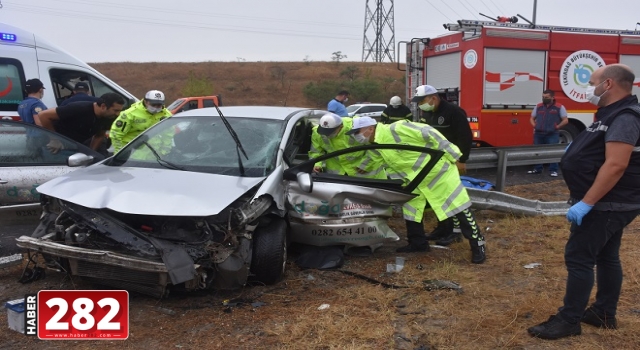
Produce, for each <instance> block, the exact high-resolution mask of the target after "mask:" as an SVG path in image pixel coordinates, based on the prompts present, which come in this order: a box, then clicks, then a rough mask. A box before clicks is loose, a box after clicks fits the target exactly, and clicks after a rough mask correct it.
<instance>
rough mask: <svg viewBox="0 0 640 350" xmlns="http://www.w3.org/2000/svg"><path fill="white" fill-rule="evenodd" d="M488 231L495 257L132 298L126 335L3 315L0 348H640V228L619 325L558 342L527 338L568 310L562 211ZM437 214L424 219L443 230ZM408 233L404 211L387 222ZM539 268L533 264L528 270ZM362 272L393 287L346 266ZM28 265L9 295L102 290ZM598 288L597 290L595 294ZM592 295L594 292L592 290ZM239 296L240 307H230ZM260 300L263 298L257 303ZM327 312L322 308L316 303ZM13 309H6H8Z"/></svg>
mask: <svg viewBox="0 0 640 350" xmlns="http://www.w3.org/2000/svg"><path fill="white" fill-rule="evenodd" d="M507 192H509V193H512V194H516V195H520V196H523V197H527V198H532V199H542V200H548V201H556V200H564V199H566V197H567V192H566V188H565V185H564V183H563V181H562V180H555V181H551V182H547V183H539V184H525V185H518V186H510V187H509V188H508V189H507ZM476 218H477V220H478V222H479V224H480V226H481V228H482V230H483V234H484V235H485V236H486V240H487V244H488V250H487V256H488V259H487V261H486V262H485V263H484V264H482V265H473V264H471V263H470V251H469V246H468V243H467V242H466V241H463V242H462V243H456V244H454V245H452V246H450V249H441V248H433V249H432V251H431V252H429V253H412V254H404V255H403V256H404V257H405V258H406V262H405V267H404V269H403V270H402V271H400V272H399V273H387V272H386V265H387V264H388V263H392V262H394V260H395V257H396V256H398V254H396V253H395V248H397V247H399V246H402V245H404V244H405V243H404V242H402V241H399V242H395V243H393V244H389V245H387V246H384V247H382V248H380V249H379V250H377V251H376V252H375V253H374V254H373V256H369V257H347V258H346V262H345V264H344V266H343V267H342V268H340V269H339V270H333V271H331V270H325V271H319V270H301V269H300V268H298V267H297V266H296V265H295V264H294V263H293V257H292V258H290V259H289V262H288V263H287V272H286V277H285V279H284V280H283V281H281V282H280V283H278V284H276V285H272V286H247V287H245V288H243V289H241V290H237V291H234V292H224V293H223V292H207V293H190V294H182V295H179V294H172V295H170V296H169V297H168V298H165V299H162V300H158V299H154V298H151V297H147V296H142V295H138V294H135V293H131V295H130V304H131V305H130V336H129V339H127V340H125V341H61V342H55V341H51V342H46V341H40V340H37V339H34V338H28V337H26V336H24V335H22V334H19V333H16V332H14V331H11V330H9V329H8V327H7V319H6V317H3V316H2V317H0V347H1V348H7V349H33V348H38V349H39V348H47V349H90V348H91V349H94V348H95V349H110V348H118V349H122V348H126V349H129V348H130V349H143V348H144V349H182V348H183V349H196V348H200V349H605V348H607V349H638V348H640V335H638V334H637V330H638V329H640V250H638V249H637V248H636V247H637V246H638V245H640V236H639V235H638V231H640V223H639V222H638V220H636V221H635V222H634V223H632V224H631V225H630V226H629V227H628V228H627V230H626V232H625V235H624V237H623V244H622V250H621V257H622V261H623V268H624V278H625V280H624V284H623V291H622V298H621V300H620V303H619V310H618V316H617V317H618V322H619V329H618V330H615V331H614V330H600V329H596V328H593V327H590V326H583V329H582V335H581V336H579V337H572V338H568V339H561V340H557V341H544V340H540V339H536V338H532V337H530V336H529V335H528V334H527V332H526V328H528V327H530V326H532V325H534V324H537V323H539V322H542V321H545V320H546V319H547V318H548V317H549V315H551V314H554V313H555V312H556V309H557V307H559V306H560V305H561V301H562V297H563V294H564V284H565V279H566V270H565V268H564V259H563V251H564V243H565V242H566V238H567V235H568V229H569V225H568V223H567V222H566V219H565V218H564V217H514V216H512V215H507V214H502V213H496V212H489V211H476ZM434 224H435V222H434V221H433V218H431V219H430V221H429V222H427V223H426V224H425V225H426V227H427V229H428V230H430V229H431V228H432V227H433V226H434ZM390 225H391V226H392V228H394V229H395V230H396V232H398V233H399V235H401V236H404V234H403V232H404V223H403V221H402V219H401V218H400V217H397V218H393V219H392V220H391V222H390ZM531 263H540V264H541V265H540V266H537V267H534V268H525V265H528V264H531ZM344 271H347V272H355V273H358V274H361V275H364V276H367V277H369V278H371V279H374V280H376V281H378V282H382V283H385V284H386V286H389V285H393V286H396V287H398V288H385V285H382V284H379V283H372V282H371V281H366V280H364V279H361V278H357V277H354V276H351V275H348V274H345V273H343V272H344ZM20 273H21V267H19V266H17V267H14V268H9V269H5V270H0V296H1V298H0V300H2V301H6V300H10V299H13V298H17V297H22V296H23V295H24V294H25V293H33V292H37V291H38V290H42V289H72V288H74V287H75V288H78V289H81V288H82V289H84V288H87V289H91V288H99V286H96V285H90V284H86V283H84V282H83V281H81V280H79V279H74V280H73V281H71V280H69V278H67V277H65V276H64V275H62V274H59V273H55V272H48V274H47V277H46V278H45V279H43V280H39V281H36V282H34V283H31V284H26V285H23V284H20V283H18V282H16V281H17V279H18V277H19V276H20ZM425 280H444V281H453V282H456V283H458V284H459V285H460V286H461V287H462V290H461V291H455V290H446V289H444V290H440V289H433V288H431V290H428V289H427V288H425V282H424V281H425ZM594 293H595V292H594ZM594 295H595V294H594ZM225 301H227V302H226V303H227V304H229V303H231V306H228V305H227V306H225ZM252 303H259V304H254V305H253V306H252V305H251V304H252ZM322 304H328V305H329V307H328V308H326V309H323V310H319V309H318V308H319V306H320V305H322ZM3 312H4V311H3Z"/></svg>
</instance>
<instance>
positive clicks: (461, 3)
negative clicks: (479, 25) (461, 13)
mask: <svg viewBox="0 0 640 350" xmlns="http://www.w3.org/2000/svg"><path fill="white" fill-rule="evenodd" d="M458 2H459V3H460V5H462V7H464V8H465V9H466V10H467V11H469V13H471V15H472V16H473V17H475V18H476V19H478V17H477V16H476V14H475V13H473V12H472V11H471V10H469V8H468V7H467V5H465V4H464V3H463V2H462V1H461V0H458Z"/></svg>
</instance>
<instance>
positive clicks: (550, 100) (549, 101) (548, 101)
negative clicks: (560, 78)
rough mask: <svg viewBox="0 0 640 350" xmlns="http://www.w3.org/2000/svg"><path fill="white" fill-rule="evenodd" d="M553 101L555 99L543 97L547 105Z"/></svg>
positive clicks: (543, 101)
mask: <svg viewBox="0 0 640 350" xmlns="http://www.w3.org/2000/svg"><path fill="white" fill-rule="evenodd" d="M552 101H553V100H552V99H550V98H543V99H542V103H544V104H546V105H548V104H551V102H552Z"/></svg>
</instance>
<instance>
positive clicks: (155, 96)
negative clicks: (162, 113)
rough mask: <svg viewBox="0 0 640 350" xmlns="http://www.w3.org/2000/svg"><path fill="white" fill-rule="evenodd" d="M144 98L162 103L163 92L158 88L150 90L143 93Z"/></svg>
mask: <svg viewBox="0 0 640 350" xmlns="http://www.w3.org/2000/svg"><path fill="white" fill-rule="evenodd" d="M144 99H145V100H147V101H149V102H151V103H162V104H164V94H163V93H162V91H160V90H151V91H149V92H147V93H146V94H145V95H144Z"/></svg>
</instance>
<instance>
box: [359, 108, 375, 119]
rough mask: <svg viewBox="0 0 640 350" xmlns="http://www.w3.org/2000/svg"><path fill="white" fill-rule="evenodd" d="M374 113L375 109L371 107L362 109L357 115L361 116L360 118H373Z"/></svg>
mask: <svg viewBox="0 0 640 350" xmlns="http://www.w3.org/2000/svg"><path fill="white" fill-rule="evenodd" d="M372 113H373V107H371V106H364V107H362V108H360V109H359V110H358V111H357V112H356V114H355V115H357V116H359V117H371V114H372Z"/></svg>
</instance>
